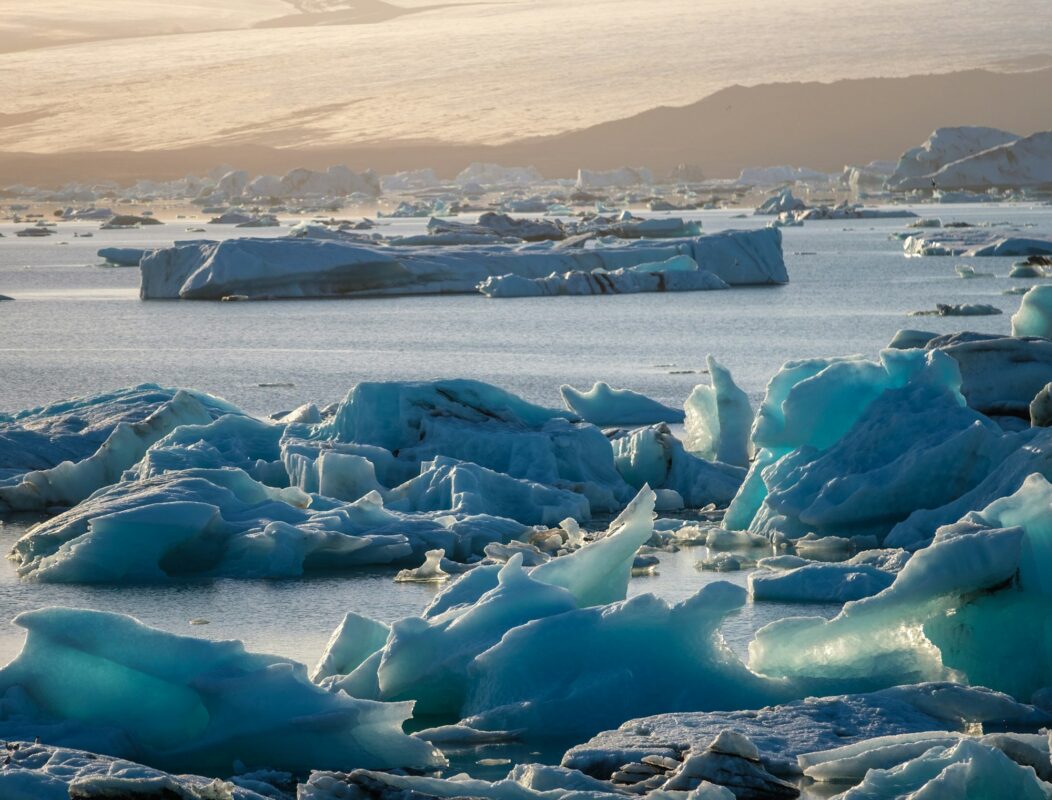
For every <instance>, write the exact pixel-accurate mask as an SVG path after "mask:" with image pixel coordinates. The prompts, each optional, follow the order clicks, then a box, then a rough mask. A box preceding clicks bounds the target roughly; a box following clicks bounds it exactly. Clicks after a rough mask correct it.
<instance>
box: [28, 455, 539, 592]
mask: <svg viewBox="0 0 1052 800" xmlns="http://www.w3.org/2000/svg"><path fill="white" fill-rule="evenodd" d="M308 506H310V507H308ZM528 530H529V529H528V528H527V526H525V525H522V524H520V523H517V522H514V521H512V520H509V519H504V518H500V517H489V516H484V515H475V516H472V515H454V514H450V513H448V512H446V511H440V512H434V513H430V514H427V513H408V514H407V513H399V512H397V511H392V510H389V509H385V508H384V506H383V500H382V498H381V497H380V496H379V495H378V494H376V493H370V494H368V495H366V496H365V497H363V498H361V499H359V500H357V501H355V502H354V503H341V502H337V501H327V502H326V501H325V500H324V498H319V496H317V495H308V494H306V493H304V492H303V491H301V490H299V489H296V488H285V489H276V488H273V487H270V486H266V485H264V484H262V483H259V482H257V481H254V480H252V478H250V477H249V476H248V474H247V473H245V472H244V471H243V470H239V469H229V468H228V469H188V470H178V471H172V472H165V473H162V474H160V475H157V476H154V477H150V478H143V479H136V480H126V481H121V482H119V483H115V484H113V485H111V486H108V487H106V488H104V489H101V490H100V491H98V492H96V493H95V494H94V495H92V496H91V497H90V498H88V499H87V500H85V501H83V502H82V503H80V504H78V505H77V506H75V507H74V508H72V509H70V510H69V511H66V512H64V513H62V514H60V515H58V516H57V517H53V518H52V519H49V520H46V521H44V522H41V523H39V524H37V525H35V526H34V527H33V528H32V529H30V530H29V532H28V533H26V534H25V536H23V537H22V538H21V539H19V540H18V542H16V543H15V545H14V547H13V549H12V553H11V557H12V558H13V559H14V560H16V561H17V562H18V567H17V569H18V573H19V575H20V576H21V577H23V578H27V579H31V580H37V581H45V582H61V583H67V582H73V583H120V582H127V581H138V582H144V581H145V582H151V581H167V580H179V579H186V578H188V577H192V576H217V575H225V576H231V577H295V576H299V575H302V574H304V573H305V572H311V571H315V570H326V571H330V570H338V569H349V568H353V567H356V566H361V565H366V564H392V563H395V564H397V563H406V562H408V561H410V560H411V559H413V558H414V557H416V558H422V557H423V554H424V552H425V551H427V550H431V549H434V548H436V547H439V548H442V549H443V550H445V551H446V552H447V553H449V554H450V555H451V556H453V557H456V558H459V559H461V560H465V559H467V558H468V557H470V556H471V555H472V554H481V553H482V551H483V548H484V547H485V546H486V545H487V544H489V543H490V542H494V541H506V540H507V539H510V538H512V537H514V536H519V535H522V534H523V533H525V532H526V531H528Z"/></svg>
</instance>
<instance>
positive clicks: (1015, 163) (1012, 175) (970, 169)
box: [895, 131, 1052, 191]
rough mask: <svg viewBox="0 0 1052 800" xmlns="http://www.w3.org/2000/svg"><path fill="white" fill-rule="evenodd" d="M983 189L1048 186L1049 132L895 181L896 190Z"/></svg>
mask: <svg viewBox="0 0 1052 800" xmlns="http://www.w3.org/2000/svg"><path fill="white" fill-rule="evenodd" d="M932 185H934V186H938V187H939V189H941V190H962V189H971V190H978V191H981V190H984V189H990V188H1007V189H1022V188H1029V187H1048V186H1052V131H1044V132H1041V133H1035V134H1033V135H1032V136H1027V137H1025V138H1022V139H1017V140H1015V141H1011V142H1006V143H1004V144H1001V145H998V146H996V147H990V148H989V149H985V150H982V151H980V152H977V153H972V154H969V155H967V156H965V157H963V158H960V159H958V160H956V161H952V162H950V163H948V164H945V165H943V166H942V167H940V168H939V169H938V170H936V171H935V172H933V173H931V174H930V175H924V176H919V177H915V178H910V179H905V180H901V181H898V182H897V184H896V187H895V188H897V189H899V190H901V191H908V190H911V189H928V188H930V186H932Z"/></svg>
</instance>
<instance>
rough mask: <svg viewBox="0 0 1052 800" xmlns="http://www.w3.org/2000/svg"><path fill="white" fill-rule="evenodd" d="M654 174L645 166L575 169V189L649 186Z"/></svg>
mask: <svg viewBox="0 0 1052 800" xmlns="http://www.w3.org/2000/svg"><path fill="white" fill-rule="evenodd" d="M653 182H654V176H653V174H652V173H651V172H650V170H649V169H647V168H646V167H621V168H620V169H610V170H605V171H602V170H591V169H579V170H577V183H575V184H574V186H575V187H576V188H577V189H615V188H626V187H630V186H649V185H650V184H652V183H653Z"/></svg>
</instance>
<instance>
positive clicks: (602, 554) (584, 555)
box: [530, 486, 656, 608]
mask: <svg viewBox="0 0 1052 800" xmlns="http://www.w3.org/2000/svg"><path fill="white" fill-rule="evenodd" d="M655 502H656V497H655V495H654V492H652V491H651V490H650V489H649V488H648V487H645V486H644V487H643V488H642V489H640V491H639V494H638V495H636V497H635V498H634V499H633V500H632V502H631V503H629V504H628V505H627V506H626V507H625V509H624V511H622V512H621V513H620V514H619V515H618V516H617V518H616V519H615V520H614V521H613V522H611V523H610V526H609V527H608V528H607V530H606V532H605V533H604V534H603V535H602V536H600V537H598V538H597V539H596V540H595V541H593V542H590V543H589V544H587V545H585V546H584V547H582V548H580V549H579V550H577V551H575V552H573V553H570V554H569V555H567V556H562V557H560V558H555V559H552V560H551V561H549V562H548V563H547V564H542V565H541V566H539V567H537V568H536V569H534V570H533V572H532V573H530V577H532V578H533V579H534V580H539V581H542V582H544V583H549V584H552V585H554V586H561V587H562V588H564V589H566V590H567V591H569V592H570V594H571V595H573V597H574V600H575V602H576V603H577V605H578V607H581V608H583V607H585V606H596V605H602V604H604V603H614V602H617V601H618V600H623V599H624V598H625V595H626V594H627V593H628V582H629V579H630V577H631V574H630V573H631V568H632V561H633V559H634V558H635V554H636V551H637V550H639V548H640V547H642V546H643V545H644V544H646V543H647V542H648V541H649V540H650V537H651V536H653V534H654V505H655Z"/></svg>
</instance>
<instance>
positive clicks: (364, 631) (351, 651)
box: [310, 551, 441, 683]
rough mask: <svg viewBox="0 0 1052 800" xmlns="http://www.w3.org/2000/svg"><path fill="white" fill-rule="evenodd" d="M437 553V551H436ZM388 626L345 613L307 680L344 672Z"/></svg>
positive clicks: (382, 638)
mask: <svg viewBox="0 0 1052 800" xmlns="http://www.w3.org/2000/svg"><path fill="white" fill-rule="evenodd" d="M440 552H441V551H440ZM390 632H391V627H390V626H389V625H385V624H384V623H382V622H377V621H376V620H373V619H369V618H368V617H363V616H361V615H360V614H355V613H354V612H353V611H349V612H347V615H346V616H345V617H344V618H343V622H341V623H340V625H339V627H337V628H336V630H335V631H333V632H332V636H331V637H329V643H328V644H327V645H326V646H325V653H324V654H322V657H321V660H320V661H318V663H317V665H315V667H314V670H313V671H312V672H311V674H310V679H311V680H312V681H314V682H315V683H321V682H322V681H323V680H325V679H326V678H329V677H331V676H333V675H347V674H349V673H351V672H353V671H354V670H355V669H357V668H358V666H359V665H360V664H361V663H362V662H363V661H365V660H366V659H367V658H368V657H369V656H371V655H372V654H373V653H375V652H377V651H378V650H380V649H381V648H382V647H383V646H384V643H385V642H386V641H387V636H388V634H390Z"/></svg>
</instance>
